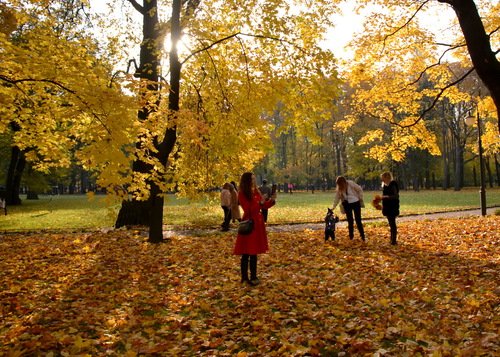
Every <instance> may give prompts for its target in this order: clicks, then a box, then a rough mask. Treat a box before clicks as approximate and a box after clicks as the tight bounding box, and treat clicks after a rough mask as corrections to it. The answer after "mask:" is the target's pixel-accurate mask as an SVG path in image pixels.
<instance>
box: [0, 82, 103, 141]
mask: <svg viewBox="0 0 500 357" xmlns="http://www.w3.org/2000/svg"><path fill="white" fill-rule="evenodd" d="M0 80H3V81H5V82H7V83H11V84H13V85H14V86H16V88H17V89H18V90H19V91H20V92H21V93H23V94H24V95H25V96H26V97H27V98H28V99H29V100H30V101H31V102H33V101H32V100H31V98H30V96H29V95H28V94H27V93H26V92H25V91H24V90H23V89H22V88H20V87H19V86H18V84H20V83H25V82H40V83H49V84H52V85H55V86H56V87H59V88H61V89H62V90H64V91H66V92H68V93H70V94H72V95H74V96H75V98H76V99H78V100H79V101H80V102H81V103H82V104H83V105H84V106H85V107H86V108H87V109H89V111H90V113H91V114H92V116H93V117H94V118H95V119H96V120H97V121H98V122H99V123H101V125H102V126H103V127H104V129H106V131H107V132H108V134H109V135H111V130H110V129H109V128H108V127H107V125H106V124H105V123H104V122H103V121H102V119H101V118H100V117H99V115H97V114H96V113H95V112H94V111H93V110H92V107H91V106H90V104H89V103H88V102H87V101H85V100H84V99H82V98H81V97H80V96H79V95H78V94H77V92H76V91H74V90H72V89H70V88H68V87H66V86H65V85H63V84H61V83H59V82H57V81H54V80H52V79H34V78H22V79H11V78H8V77H7V76H4V75H2V74H0Z"/></svg>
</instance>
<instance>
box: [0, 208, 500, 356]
mask: <svg viewBox="0 0 500 357" xmlns="http://www.w3.org/2000/svg"><path fill="white" fill-rule="evenodd" d="M365 228H366V229H365V230H366V233H367V237H368V242H367V243H361V241H359V240H358V239H357V237H356V238H355V240H354V241H350V240H349V239H348V238H347V236H348V234H347V230H346V228H344V227H340V228H338V229H337V240H336V241H335V242H333V243H328V244H325V243H324V242H323V236H322V235H323V232H322V231H310V230H309V231H303V232H280V233H276V234H274V233H272V234H269V239H270V242H271V252H270V253H269V254H266V255H261V256H259V266H258V274H259V277H260V279H261V282H262V283H261V285H259V286H258V287H256V288H250V287H246V286H243V285H241V284H240V282H239V279H240V278H239V257H237V256H233V255H232V254H231V250H232V246H233V243H234V237H233V236H232V235H221V234H218V233H214V234H213V235H212V236H207V235H205V236H203V237H197V236H188V235H185V236H183V235H175V234H174V235H173V236H171V238H170V240H169V242H168V243H165V244H162V245H149V244H147V243H144V241H145V239H146V235H145V234H143V232H140V231H125V230H119V231H114V232H110V233H99V232H93V233H86V234H74V233H73V234H63V233H61V234H48V233H42V234H25V235H19V234H9V235H3V236H2V237H1V240H0V249H1V250H2V252H4V254H3V259H2V261H1V262H0V281H1V282H2V285H0V309H1V312H2V316H3V320H2V322H1V323H0V324H1V325H0V326H1V328H0V338H1V339H2V341H4V343H3V344H2V345H1V346H0V353H4V354H7V355H9V354H11V355H15V354H18V355H36V354H44V355H45V354H47V355H51V354H52V355H55V354H56V353H60V354H61V355H67V356H70V355H77V354H78V355H102V354H106V353H107V354H109V353H111V354H117V355H126V356H136V355H141V354H142V355H144V354H162V353H167V352H168V353H169V354H175V355H191V354H199V355H210V356H214V355H221V356H222V355H241V356H254V355H257V354H260V355H268V356H284V355H287V356H289V355H294V356H306V355H307V356H319V355H328V354H337V353H341V352H343V353H346V354H350V355H364V354H369V355H380V356H382V355H402V354H405V353H406V354H408V355H417V354H422V355H438V356H439V355H443V356H445V355H460V354H464V353H469V354H472V355H489V354H492V353H493V351H495V350H497V349H498V348H499V345H498V341H499V339H498V332H497V329H496V328H495V326H496V325H495V321H496V320H495V319H496V315H495V308H496V306H498V302H499V300H498V274H499V263H500V257H499V255H498V246H499V244H500V229H499V228H500V220H499V218H498V217H486V218H464V219H451V220H440V221H418V222H405V223H400V224H399V227H398V228H399V245H398V246H396V247H393V246H391V245H390V244H389V228H388V227H387V226H385V225H373V226H372V225H370V224H367V225H366V227H365ZM471 351H473V352H471Z"/></svg>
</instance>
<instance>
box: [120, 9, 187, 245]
mask: <svg viewBox="0 0 500 357" xmlns="http://www.w3.org/2000/svg"><path fill="white" fill-rule="evenodd" d="M129 2H130V3H131V4H133V5H134V7H136V9H138V10H139V11H140V12H141V14H142V15H143V42H142V43H141V53H140V58H141V62H140V67H139V70H138V74H137V75H138V76H139V77H140V78H142V79H145V80H148V81H150V84H149V85H148V90H149V91H153V92H158V90H159V86H158V83H157V81H158V79H159V65H160V56H161V51H160V50H161V47H162V45H163V44H162V43H159V42H160V38H161V33H160V32H159V21H158V11H156V9H157V0H151V1H145V2H144V5H143V6H142V7H141V6H140V5H138V4H137V3H136V2H135V1H133V0H129ZM180 13H181V0H174V1H173V3H172V18H171V26H170V29H171V38H172V41H171V42H172V47H171V51H170V93H169V98H168V103H169V104H168V107H169V109H170V112H169V120H172V121H174V119H175V116H176V115H177V112H178V111H179V98H180V96H179V94H180V92H179V89H180V76H181V64H180V62H179V58H178V54H177V46H176V45H177V42H178V41H179V40H180V38H181V26H180ZM152 110H153V109H151V107H150V106H147V107H144V108H142V109H141V110H140V111H139V113H138V118H139V120H141V121H146V120H148V118H149V115H151V114H152ZM176 139H177V130H176V127H175V126H172V127H169V128H168V129H167V130H166V132H165V136H164V138H163V141H161V142H160V141H159V138H158V137H156V138H154V139H153V140H154V145H155V147H156V149H157V150H158V152H157V153H156V154H155V157H156V158H157V159H158V160H159V161H160V163H161V164H162V165H163V166H164V167H165V166H166V164H167V161H168V157H169V155H170V153H171V152H172V150H173V148H174V145H175V142H176ZM137 148H138V150H141V148H142V143H141V141H140V140H139V141H138V143H137ZM152 169H153V168H152V167H151V165H149V164H146V163H144V162H142V161H140V160H136V161H135V162H134V164H133V171H134V172H140V173H148V172H150V171H151V170H152ZM148 183H149V185H150V187H151V189H150V196H149V199H148V201H147V203H144V202H140V201H136V200H132V201H124V202H123V203H122V207H121V209H120V213H119V215H118V218H119V219H117V221H116V224H115V226H116V227H119V226H123V225H128V224H130V222H132V220H135V222H136V224H140V225H145V226H149V241H150V242H152V243H159V242H161V241H163V204H164V199H163V196H161V195H162V192H161V190H160V188H159V186H158V184H157V183H155V182H153V181H151V182H148ZM122 211H123V212H122Z"/></svg>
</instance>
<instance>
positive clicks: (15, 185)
mask: <svg viewBox="0 0 500 357" xmlns="http://www.w3.org/2000/svg"><path fill="white" fill-rule="evenodd" d="M25 166H26V159H25V157H24V154H23V152H22V151H21V150H20V149H19V147H18V146H13V147H12V150H11V156H10V164H9V170H8V171H7V182H6V185H5V190H6V198H5V202H6V203H7V205H9V206H16V205H20V204H21V198H20V197H19V192H20V188H21V178H22V175H23V171H24V168H25Z"/></svg>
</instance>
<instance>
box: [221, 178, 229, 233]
mask: <svg viewBox="0 0 500 357" xmlns="http://www.w3.org/2000/svg"><path fill="white" fill-rule="evenodd" d="M230 186H231V184H230V183H227V182H226V183H225V184H224V185H223V186H222V190H221V192H220V205H221V207H222V210H223V211H224V221H223V222H222V231H223V232H227V231H228V230H229V223H230V222H231V191H229V188H230Z"/></svg>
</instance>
